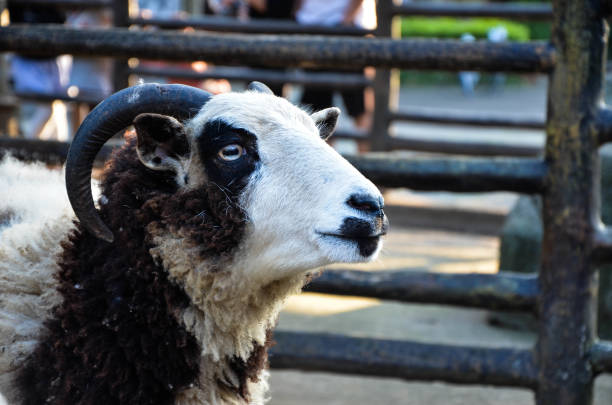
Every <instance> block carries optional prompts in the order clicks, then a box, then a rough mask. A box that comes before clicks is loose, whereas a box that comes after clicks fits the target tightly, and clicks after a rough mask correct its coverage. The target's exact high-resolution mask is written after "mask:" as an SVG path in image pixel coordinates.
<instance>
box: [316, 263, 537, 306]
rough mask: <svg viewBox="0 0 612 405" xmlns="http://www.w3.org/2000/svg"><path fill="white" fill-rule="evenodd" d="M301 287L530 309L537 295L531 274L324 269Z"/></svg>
mask: <svg viewBox="0 0 612 405" xmlns="http://www.w3.org/2000/svg"><path fill="white" fill-rule="evenodd" d="M304 291H310V292H319V293H325V294H337V295H354V296H360V297H371V298H379V299H385V300H394V301H401V302H415V303H425V304H444V305H459V306H464V307H476V308H485V309H497V310H517V311H532V310H534V309H535V304H536V298H537V295H538V280H537V276H535V275H521V274H513V273H500V274H444V273H430V272H415V271H356V270H327V271H325V272H323V274H321V275H320V276H319V277H317V278H315V279H314V280H312V281H311V282H310V283H309V284H308V285H307V286H306V287H305V288H304Z"/></svg>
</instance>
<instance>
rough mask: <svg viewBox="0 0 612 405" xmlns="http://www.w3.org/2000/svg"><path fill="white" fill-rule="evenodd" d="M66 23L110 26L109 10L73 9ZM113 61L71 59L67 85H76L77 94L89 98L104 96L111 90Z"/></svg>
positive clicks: (78, 26)
mask: <svg viewBox="0 0 612 405" xmlns="http://www.w3.org/2000/svg"><path fill="white" fill-rule="evenodd" d="M66 25H68V26H71V27H75V28H88V27H110V26H111V25H112V20H111V14H110V12H109V10H87V11H75V12H72V13H70V14H69V15H68V17H67V19H66ZM112 72H113V61H112V59H111V58H82V57H74V58H73V59H72V71H71V72H70V82H69V86H76V87H75V88H76V91H77V94H78V95H81V96H87V97H91V98H99V99H100V100H102V99H104V98H106V97H107V96H109V95H110V94H111V93H112V92H113V85H112V80H111V77H112Z"/></svg>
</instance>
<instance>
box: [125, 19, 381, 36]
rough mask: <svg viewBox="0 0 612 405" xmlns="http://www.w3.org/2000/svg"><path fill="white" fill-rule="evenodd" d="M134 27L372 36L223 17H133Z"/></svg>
mask: <svg viewBox="0 0 612 405" xmlns="http://www.w3.org/2000/svg"><path fill="white" fill-rule="evenodd" d="M129 22H130V24H132V25H154V26H156V27H160V28H166V29H183V28H186V27H191V28H196V29H200V30H205V31H213V32H240V33H245V34H247V33H248V34H309V35H341V36H364V35H367V34H373V33H374V32H373V31H371V30H367V29H363V28H357V27H348V26H346V27H344V26H343V27H337V26H336V27H332V26H325V25H303V24H298V23H296V22H293V21H283V20H266V19H254V20H248V21H240V20H238V19H237V18H231V17H222V16H214V17H210V16H198V17H190V18H184V19H167V18H132V19H130V20H129Z"/></svg>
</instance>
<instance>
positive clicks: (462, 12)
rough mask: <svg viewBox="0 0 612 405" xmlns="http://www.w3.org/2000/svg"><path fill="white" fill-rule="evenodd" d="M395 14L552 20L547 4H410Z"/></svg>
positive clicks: (406, 4)
mask: <svg viewBox="0 0 612 405" xmlns="http://www.w3.org/2000/svg"><path fill="white" fill-rule="evenodd" d="M393 14H394V15H406V16H408V15H410V16H415V15H420V16H432V17H439V16H448V17H500V18H511V19H516V20H550V19H551V18H552V7H551V5H550V4H546V3H541V4H525V3H503V4H499V3H465V2H461V3H447V2H409V3H404V4H402V5H396V6H394V7H393Z"/></svg>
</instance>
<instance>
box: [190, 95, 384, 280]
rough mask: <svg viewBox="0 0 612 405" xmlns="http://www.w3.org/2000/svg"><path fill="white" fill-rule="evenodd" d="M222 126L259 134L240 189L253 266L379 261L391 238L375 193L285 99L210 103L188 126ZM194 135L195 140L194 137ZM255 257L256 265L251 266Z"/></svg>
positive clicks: (287, 268)
mask: <svg viewBox="0 0 612 405" xmlns="http://www.w3.org/2000/svg"><path fill="white" fill-rule="evenodd" d="M217 121H222V122H224V123H226V124H227V125H229V126H231V127H233V128H238V129H243V130H246V131H248V132H250V133H251V134H252V135H254V137H255V139H256V148H257V154H258V158H259V161H258V162H257V163H256V165H255V168H254V170H253V171H252V172H251V173H250V174H249V177H248V181H247V182H246V184H245V186H244V188H243V189H242V190H241V195H240V204H241V206H242V207H243V208H244V209H245V211H246V213H247V216H248V221H249V222H248V226H247V232H246V239H245V240H244V242H243V245H242V247H241V249H242V252H244V251H245V250H246V251H248V252H247V254H241V255H238V256H241V257H249V258H250V259H249V260H250V263H247V264H245V265H247V266H248V267H258V268H261V267H264V268H270V269H272V268H274V269H275V272H276V273H278V272H279V271H280V272H283V273H284V272H287V273H291V272H295V271H303V270H307V269H311V268H314V267H319V266H323V265H326V264H331V263H334V262H362V261H370V260H373V259H375V258H376V256H377V254H378V252H379V251H380V248H381V245H382V242H381V240H380V235H381V234H384V233H385V231H386V227H387V224H386V218H385V217H384V214H383V212H382V204H383V200H382V196H381V194H380V192H379V191H378V189H377V188H376V187H375V186H374V184H372V183H371V182H370V181H369V180H367V179H366V178H365V177H364V176H363V175H361V173H359V172H358V171H357V170H356V169H355V168H354V167H353V166H352V165H351V164H350V163H348V162H347V161H346V160H345V159H344V158H342V157H341V156H340V155H339V154H338V153H337V152H336V151H335V150H334V149H333V148H331V147H330V146H329V145H328V144H327V143H326V142H325V141H324V140H323V139H321V137H320V134H319V130H318V129H317V126H316V125H315V122H314V121H313V119H312V118H311V116H309V115H308V114H307V113H305V112H304V111H302V110H300V109H299V108H297V107H295V106H293V105H292V104H290V103H289V102H288V101H287V100H285V99H282V98H279V97H275V96H272V95H268V94H263V93H257V92H252V91H249V92H246V93H240V94H239V93H227V94H221V95H217V96H215V97H213V98H212V99H211V100H210V101H209V102H208V103H207V104H206V106H205V107H204V108H203V110H202V111H201V112H200V113H199V114H198V115H197V116H196V117H195V118H194V119H193V120H192V121H191V123H190V124H188V128H190V131H192V132H191V133H192V134H201V133H202V129H203V128H204V125H205V123H206V122H217ZM196 136H197V135H196ZM253 258H255V259H256V260H255V261H253Z"/></svg>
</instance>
